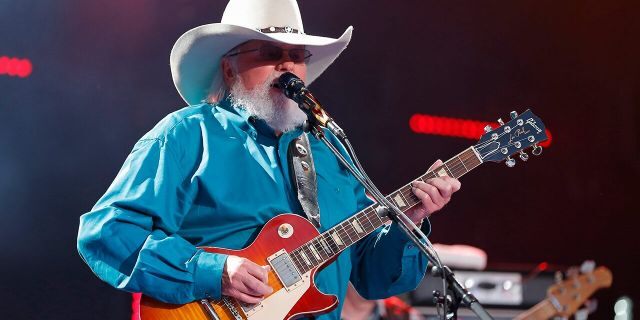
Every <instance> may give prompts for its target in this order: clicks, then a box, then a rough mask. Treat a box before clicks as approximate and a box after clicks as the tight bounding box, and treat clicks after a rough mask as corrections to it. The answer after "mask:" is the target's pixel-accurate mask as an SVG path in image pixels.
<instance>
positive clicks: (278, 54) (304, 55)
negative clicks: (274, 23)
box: [225, 45, 312, 63]
mask: <svg viewBox="0 0 640 320" xmlns="http://www.w3.org/2000/svg"><path fill="white" fill-rule="evenodd" d="M256 51H257V52H258V54H259V55H258V57H259V58H260V60H262V61H269V62H275V61H280V60H281V59H282V54H283V52H284V51H286V52H287V53H288V55H289V59H291V61H293V62H294V63H303V62H304V63H307V62H309V58H311V56H312V54H311V52H310V51H309V50H307V49H298V48H294V49H282V48H280V47H276V46H271V45H263V46H262V47H260V48H257V49H251V50H246V51H240V52H234V53H229V54H226V55H225V57H233V56H237V55H239V54H243V53H249V52H256Z"/></svg>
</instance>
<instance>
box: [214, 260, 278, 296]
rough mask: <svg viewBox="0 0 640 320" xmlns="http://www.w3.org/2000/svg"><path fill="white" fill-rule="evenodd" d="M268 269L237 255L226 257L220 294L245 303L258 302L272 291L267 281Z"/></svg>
mask: <svg viewBox="0 0 640 320" xmlns="http://www.w3.org/2000/svg"><path fill="white" fill-rule="evenodd" d="M270 269H271V267H269V266H264V267H261V266H259V265H257V264H255V263H253V262H252V261H250V260H248V259H245V258H241V257H238V256H229V257H227V262H226V263H225V264H224V272H223V273H222V294H223V295H225V296H229V297H233V298H236V299H238V300H240V301H242V302H245V303H250V304H255V303H259V302H260V301H262V299H264V296H265V295H267V294H270V293H271V292H273V289H272V288H271V287H269V282H268V280H269V270H270Z"/></svg>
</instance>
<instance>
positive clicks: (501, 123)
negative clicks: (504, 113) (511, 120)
mask: <svg viewBox="0 0 640 320" xmlns="http://www.w3.org/2000/svg"><path fill="white" fill-rule="evenodd" d="M498 123H499V124H500V125H501V126H504V121H502V118H498Z"/></svg>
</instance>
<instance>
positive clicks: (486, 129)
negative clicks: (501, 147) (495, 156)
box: [484, 125, 493, 133]
mask: <svg viewBox="0 0 640 320" xmlns="http://www.w3.org/2000/svg"><path fill="white" fill-rule="evenodd" d="M491 130H493V128H491V125H487V126H485V127H484V132H485V133H489V132H491Z"/></svg>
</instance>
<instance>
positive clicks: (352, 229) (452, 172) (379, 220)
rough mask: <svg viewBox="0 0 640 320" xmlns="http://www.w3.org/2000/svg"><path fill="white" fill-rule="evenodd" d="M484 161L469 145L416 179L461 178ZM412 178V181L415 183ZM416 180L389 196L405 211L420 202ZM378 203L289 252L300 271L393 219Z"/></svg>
mask: <svg viewBox="0 0 640 320" xmlns="http://www.w3.org/2000/svg"><path fill="white" fill-rule="evenodd" d="M481 163H482V160H480V158H478V155H477V154H476V152H475V150H474V149H473V147H469V148H468V149H466V150H465V151H463V152H461V153H460V154H458V155H457V156H455V157H453V158H451V159H449V160H447V161H446V162H445V163H443V164H442V165H441V166H439V167H437V168H435V169H434V170H431V171H429V172H427V173H425V174H424V175H422V176H420V177H418V178H417V179H415V180H414V181H423V182H424V181H427V180H429V179H432V178H436V177H443V176H449V177H453V178H460V177H462V176H463V175H464V174H466V173H467V172H469V171H471V170H473V169H474V168H476V167H477V166H479V165H480V164H481ZM414 181H412V183H413V182H414ZM412 183H409V184H406V185H405V186H403V187H402V188H400V189H398V190H396V191H394V192H393V193H391V194H390V195H388V196H387V197H386V198H387V200H389V201H390V202H391V203H393V204H395V205H396V206H397V207H398V208H399V209H400V210H402V212H406V211H407V210H409V209H411V208H412V207H414V206H415V205H417V204H419V203H420V199H418V198H417V197H416V196H415V195H414V194H413V191H412V190H411V188H412ZM378 207H379V206H378V205H377V204H373V205H371V206H369V207H367V208H365V209H364V210H362V211H360V212H358V213H357V214H355V215H353V216H352V217H350V218H349V219H346V220H345V221H343V222H341V223H339V224H337V225H336V226H334V227H333V228H331V229H329V230H327V231H325V232H323V233H321V234H320V235H318V236H317V237H315V238H314V239H312V240H311V241H309V242H307V243H305V244H304V245H302V246H300V247H299V248H297V249H295V250H293V251H291V252H290V253H289V255H290V256H291V259H292V260H293V262H294V263H295V265H296V267H297V268H298V270H299V271H300V272H301V273H302V274H304V273H306V272H307V271H309V270H311V269H313V268H315V267H317V266H319V265H322V264H323V263H325V262H327V261H328V260H331V259H332V258H333V257H335V256H336V255H338V254H340V252H342V251H343V250H344V249H346V248H347V247H349V246H351V245H352V244H354V243H355V242H357V241H358V240H360V239H362V238H364V237H365V236H367V235H368V234H370V233H371V232H373V231H374V230H376V229H378V228H379V227H381V226H383V225H384V224H386V223H387V222H389V217H388V216H386V215H384V212H379V211H380V210H379V209H378Z"/></svg>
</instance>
